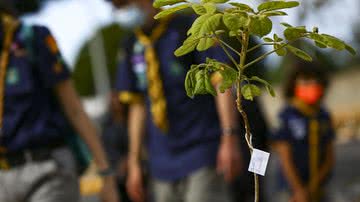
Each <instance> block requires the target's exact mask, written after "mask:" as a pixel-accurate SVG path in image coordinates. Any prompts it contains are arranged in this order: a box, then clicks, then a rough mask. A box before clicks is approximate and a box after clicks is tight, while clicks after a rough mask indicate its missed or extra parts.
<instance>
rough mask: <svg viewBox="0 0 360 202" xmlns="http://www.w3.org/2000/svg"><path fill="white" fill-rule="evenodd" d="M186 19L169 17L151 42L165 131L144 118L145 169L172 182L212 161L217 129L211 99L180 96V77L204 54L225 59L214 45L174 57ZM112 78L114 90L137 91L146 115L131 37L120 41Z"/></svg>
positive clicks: (140, 54) (136, 46) (139, 53)
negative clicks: (121, 53)
mask: <svg viewBox="0 0 360 202" xmlns="http://www.w3.org/2000/svg"><path fill="white" fill-rule="evenodd" d="M191 23H192V18H191V17H184V16H181V17H180V16H178V17H176V18H174V19H172V21H171V22H170V23H169V26H168V28H167V31H165V33H164V34H163V35H162V36H161V38H160V39H159V40H158V41H157V42H156V44H155V48H156V51H157V56H158V59H159V61H160V72H161V78H162V82H163V86H164V93H165V97H166V101H167V118H168V120H169V131H168V133H167V134H163V132H162V131H160V129H158V128H157V127H156V126H155V125H154V123H153V121H152V120H151V118H149V119H148V120H147V124H146V129H147V130H146V132H147V146H148V151H149V164H150V166H149V168H150V173H151V175H152V176H153V177H155V178H159V179H162V180H177V179H179V178H182V177H185V176H187V175H188V174H189V173H191V172H192V171H194V170H196V169H199V168H201V167H204V166H213V165H215V162H216V154H217V150H218V145H219V139H220V133H221V131H220V123H219V119H218V115H217V110H216V106H215V99H214V97H212V96H210V95H202V96H196V97H195V98H194V99H190V98H189V97H188V96H187V95H186V92H185V87H184V81H185V76H186V72H187V70H188V69H189V68H190V66H191V64H199V63H204V62H205V59H206V57H205V55H206V56H208V57H210V58H215V59H218V60H219V61H222V62H228V61H227V59H226V55H225V54H224V53H223V52H222V50H220V48H212V49H209V50H208V51H207V52H206V53H204V52H202V53H198V52H193V53H191V54H188V55H186V56H183V57H180V58H177V57H176V56H175V55H174V51H175V50H176V49H177V48H178V47H180V46H181V45H182V42H183V40H184V39H185V37H186V31H187V30H188V28H189V27H190V26H191ZM117 76H118V77H117V89H118V91H119V92H120V93H122V92H130V93H138V94H141V95H143V96H144V97H145V101H146V103H147V106H148V107H147V109H148V110H147V113H148V114H147V115H148V116H147V117H151V114H150V112H149V99H148V97H147V81H146V61H145V58H144V48H143V47H142V45H141V44H140V43H139V42H138V41H137V40H136V38H135V37H132V38H131V39H130V40H127V42H126V44H125V54H124V58H123V60H122V61H121V63H120V65H119V69H118V75H117Z"/></svg>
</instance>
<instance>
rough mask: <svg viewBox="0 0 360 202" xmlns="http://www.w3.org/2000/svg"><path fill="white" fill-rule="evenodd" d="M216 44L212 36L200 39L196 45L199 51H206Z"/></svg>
mask: <svg viewBox="0 0 360 202" xmlns="http://www.w3.org/2000/svg"><path fill="white" fill-rule="evenodd" d="M213 45H215V40H214V39H212V38H207V37H206V38H202V39H200V41H199V44H198V45H197V47H196V50H198V51H205V50H207V49H209V48H211V47H212V46H213Z"/></svg>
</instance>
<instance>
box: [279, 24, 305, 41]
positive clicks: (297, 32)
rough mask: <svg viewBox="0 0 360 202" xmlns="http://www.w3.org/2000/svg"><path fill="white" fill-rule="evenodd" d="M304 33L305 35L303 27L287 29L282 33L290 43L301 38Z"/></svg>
mask: <svg viewBox="0 0 360 202" xmlns="http://www.w3.org/2000/svg"><path fill="white" fill-rule="evenodd" d="M305 33H307V31H306V29H305V27H288V28H286V29H285V31H284V36H285V38H286V39H287V40H289V41H291V40H295V39H298V38H301V37H303V36H304V34H305Z"/></svg>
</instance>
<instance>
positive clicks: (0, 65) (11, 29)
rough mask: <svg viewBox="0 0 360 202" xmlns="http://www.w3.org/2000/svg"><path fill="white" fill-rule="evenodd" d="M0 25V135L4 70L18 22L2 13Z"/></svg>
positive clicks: (3, 95) (7, 62) (2, 116)
mask: <svg viewBox="0 0 360 202" xmlns="http://www.w3.org/2000/svg"><path fill="white" fill-rule="evenodd" d="M0 17H1V26H3V32H4V33H3V39H1V40H3V47H2V50H1V56H0V130H1V131H0V136H1V135H2V129H3V128H2V127H3V118H4V97H5V79H6V70H7V66H8V64H9V56H10V47H11V43H12V40H13V37H14V33H15V31H16V29H17V27H18V26H19V24H20V22H19V21H18V20H16V19H15V18H13V17H11V16H9V15H6V14H2V15H1V16H0Z"/></svg>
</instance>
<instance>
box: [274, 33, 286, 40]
mask: <svg viewBox="0 0 360 202" xmlns="http://www.w3.org/2000/svg"><path fill="white" fill-rule="evenodd" d="M274 41H276V42H282V41H284V39H282V38H280V37H279V36H278V35H277V34H274Z"/></svg>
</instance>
